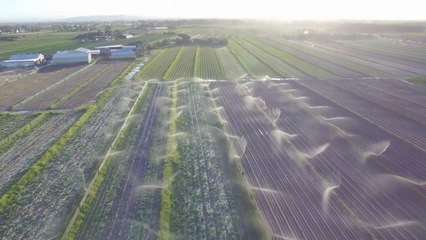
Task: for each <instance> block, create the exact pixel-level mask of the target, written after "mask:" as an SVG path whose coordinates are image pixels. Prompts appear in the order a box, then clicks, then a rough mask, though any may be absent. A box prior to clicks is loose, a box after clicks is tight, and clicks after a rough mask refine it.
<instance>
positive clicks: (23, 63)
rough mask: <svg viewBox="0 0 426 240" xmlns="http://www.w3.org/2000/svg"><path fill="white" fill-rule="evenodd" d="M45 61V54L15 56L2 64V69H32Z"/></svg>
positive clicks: (0, 64) (0, 63)
mask: <svg viewBox="0 0 426 240" xmlns="http://www.w3.org/2000/svg"><path fill="white" fill-rule="evenodd" d="M43 60H44V56H43V54H40V53H31V54H15V55H12V56H11V57H10V58H9V60H6V61H2V62H0V66H1V67H31V66H34V65H36V64H40V63H42V62H43Z"/></svg>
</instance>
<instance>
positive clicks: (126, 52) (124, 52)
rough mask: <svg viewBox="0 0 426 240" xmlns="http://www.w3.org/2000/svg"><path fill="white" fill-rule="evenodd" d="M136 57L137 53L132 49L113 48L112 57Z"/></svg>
mask: <svg viewBox="0 0 426 240" xmlns="http://www.w3.org/2000/svg"><path fill="white" fill-rule="evenodd" d="M134 58H136V53H135V52H134V51H133V50H132V49H125V48H123V49H116V50H111V57H110V59H134Z"/></svg>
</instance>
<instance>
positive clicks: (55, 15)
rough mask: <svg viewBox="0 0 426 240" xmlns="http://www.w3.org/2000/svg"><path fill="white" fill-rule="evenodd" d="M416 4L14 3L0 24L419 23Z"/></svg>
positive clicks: (0, 14) (379, 0) (326, 0)
mask: <svg viewBox="0 0 426 240" xmlns="http://www.w3.org/2000/svg"><path fill="white" fill-rule="evenodd" d="M422 4H423V1H421V0H406V1H401V0H396V1H383V0H376V1H370V0H359V1H351V0H323V1H315V0H299V1H294V0H284V1H274V0H263V1H250V2H249V1H227V0H216V1H214V2H213V1H196V0H181V1H172V0H160V1H137V0H122V1H119V2H113V3H111V2H105V1H103V0H90V1H87V0H73V1H71V0H64V1H55V0H16V1H10V0H6V1H4V0H3V1H1V2H0V22H14V21H46V20H48V21H49V20H51V21H54V20H61V19H65V18H69V17H76V16H90V15H132V16H141V17H149V18H262V19H265V18H266V19H282V20H305V19H307V20H336V19H354V20H359V19H362V20H425V19H426V18H425V14H424V11H423V8H422V7H421V6H422Z"/></svg>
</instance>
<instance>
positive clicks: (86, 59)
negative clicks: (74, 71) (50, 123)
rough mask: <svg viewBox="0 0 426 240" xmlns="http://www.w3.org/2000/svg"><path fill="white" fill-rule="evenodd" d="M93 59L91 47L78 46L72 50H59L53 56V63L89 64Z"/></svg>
mask: <svg viewBox="0 0 426 240" xmlns="http://www.w3.org/2000/svg"><path fill="white" fill-rule="evenodd" d="M91 61H92V54H91V53H90V50H89V49H85V48H78V49H76V50H72V51H63V52H57V53H56V54H54V55H53V57H52V64H55V65H65V64H88V63H90V62H91Z"/></svg>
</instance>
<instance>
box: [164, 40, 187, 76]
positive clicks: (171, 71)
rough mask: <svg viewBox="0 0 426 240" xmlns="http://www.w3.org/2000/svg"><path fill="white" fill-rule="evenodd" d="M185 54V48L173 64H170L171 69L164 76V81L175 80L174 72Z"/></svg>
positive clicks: (180, 50) (180, 51) (181, 49)
mask: <svg viewBox="0 0 426 240" xmlns="http://www.w3.org/2000/svg"><path fill="white" fill-rule="evenodd" d="M182 53H183V48H180V49H179V52H178V54H177V55H176V57H175V58H174V60H173V62H172V63H171V64H170V66H169V68H167V70H166V72H165V73H164V75H163V79H165V80H173V72H174V71H176V69H177V66H178V62H179V60H180V58H181V55H182Z"/></svg>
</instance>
